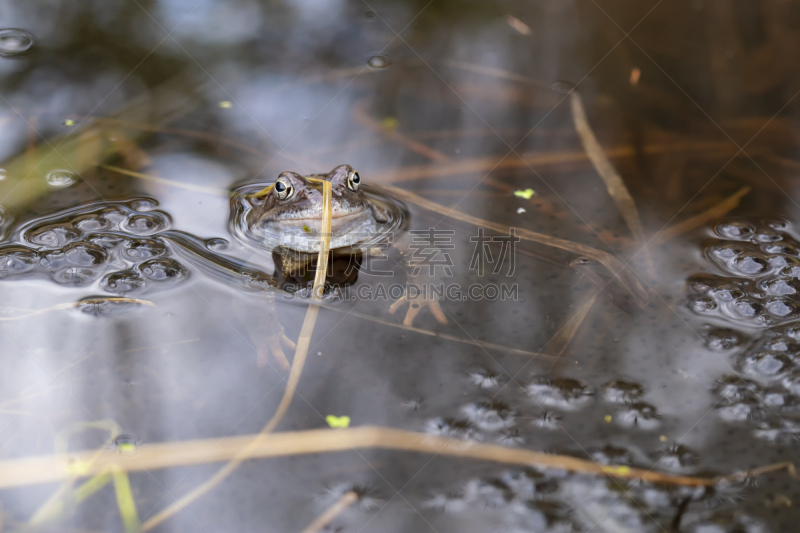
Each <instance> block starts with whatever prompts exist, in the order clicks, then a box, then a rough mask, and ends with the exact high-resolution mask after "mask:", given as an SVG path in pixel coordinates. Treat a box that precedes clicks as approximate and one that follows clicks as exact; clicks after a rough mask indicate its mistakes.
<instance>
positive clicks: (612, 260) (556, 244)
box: [387, 187, 649, 309]
mask: <svg viewBox="0 0 800 533" xmlns="http://www.w3.org/2000/svg"><path fill="white" fill-rule="evenodd" d="M387 189H388V190H389V191H390V192H391V193H392V194H394V195H395V196H397V197H399V198H400V199H402V200H405V201H407V202H409V203H412V204H415V205H418V206H419V207H422V208H423V209H427V210H429V211H433V212H435V213H439V214H441V215H443V216H446V217H450V218H454V219H456V220H460V221H462V222H466V223H468V224H473V225H475V226H479V227H484V228H487V229H490V230H492V231H496V232H498V233H500V234H503V235H508V233H509V231H510V229H511V228H510V227H509V226H506V225H504V224H500V223H497V222H491V221H489V220H484V219H482V218H478V217H474V216H472V215H468V214H466V213H462V212H461V211H458V210H456V209H452V208H449V207H445V206H443V205H441V204H437V203H436V202H432V201H430V200H428V199H427V198H423V197H421V196H419V195H416V194H414V193H412V192H409V191H406V190H404V189H398V188H397V187H387ZM514 231H515V234H516V236H517V237H519V238H521V239H525V240H527V241H532V242H537V243H539V244H543V245H545V246H551V247H553V248H559V249H561V250H567V251H569V252H572V253H575V254H578V255H585V256H587V257H590V258H591V259H594V260H595V261H599V262H600V263H602V264H603V265H604V266H605V267H606V268H607V269H608V270H609V271H610V272H611V275H612V276H614V277H616V278H618V279H619V280H620V283H622V285H623V286H625V287H626V288H627V289H628V290H629V291H630V292H631V294H632V295H633V297H634V300H635V301H636V305H637V306H639V307H640V308H642V309H643V308H645V307H646V306H647V303H648V301H649V300H648V295H647V291H645V290H644V288H643V287H642V285H641V283H639V280H638V279H636V276H635V275H634V274H633V272H632V271H631V269H630V268H629V267H628V266H627V265H625V264H624V263H623V262H622V261H620V260H619V259H617V258H616V257H614V256H613V255H611V254H609V253H606V252H603V251H600V250H598V249H596V248H592V247H591V246H586V245H585V244H580V243H577V242H572V241H568V240H566V239H559V238H558V237H552V236H550V235H545V234H543V233H536V232H534V231H530V230H527V229H525V228H514Z"/></svg>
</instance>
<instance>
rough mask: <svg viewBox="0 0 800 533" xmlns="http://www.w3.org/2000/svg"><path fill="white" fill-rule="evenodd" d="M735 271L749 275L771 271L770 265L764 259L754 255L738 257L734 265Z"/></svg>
mask: <svg viewBox="0 0 800 533" xmlns="http://www.w3.org/2000/svg"><path fill="white" fill-rule="evenodd" d="M731 266H732V267H733V268H734V269H735V270H737V271H738V272H741V273H742V274H747V275H751V276H753V275H756V274H761V273H763V272H766V271H767V270H769V263H768V262H767V261H766V260H765V259H764V258H763V257H759V256H757V255H753V254H746V255H742V256H740V257H737V258H736V259H735V260H734V261H733V263H732V265H731Z"/></svg>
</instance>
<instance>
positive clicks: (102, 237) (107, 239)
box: [85, 233, 125, 250]
mask: <svg viewBox="0 0 800 533" xmlns="http://www.w3.org/2000/svg"><path fill="white" fill-rule="evenodd" d="M85 240H86V241H87V242H90V243H92V244H95V245H97V246H99V247H101V248H103V249H105V250H110V249H112V248H114V247H115V246H117V245H118V244H119V243H121V242H122V241H124V240H125V238H124V237H122V236H120V235H114V234H113V233H93V234H90V235H87V236H86V239H85Z"/></svg>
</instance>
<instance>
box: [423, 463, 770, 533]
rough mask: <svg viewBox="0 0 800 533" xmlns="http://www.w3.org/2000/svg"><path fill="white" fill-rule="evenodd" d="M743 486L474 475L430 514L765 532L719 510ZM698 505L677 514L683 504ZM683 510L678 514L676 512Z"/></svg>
mask: <svg viewBox="0 0 800 533" xmlns="http://www.w3.org/2000/svg"><path fill="white" fill-rule="evenodd" d="M631 455H632V454H630V453H629V452H627V451H624V450H620V449H612V450H598V451H596V452H595V453H593V457H594V458H595V459H596V460H597V461H598V462H601V463H603V464H605V461H610V462H612V463H613V464H615V465H620V464H626V463H628V462H629V461H630V456H631ZM740 488H741V487H740V486H736V487H733V486H728V487H720V488H717V489H712V488H708V487H686V486H666V485H652V484H648V483H639V482H635V481H630V480H621V479H609V478H603V477H597V476H588V475H584V474H573V473H564V472H563V471H556V470H538V469H532V468H527V469H521V470H508V471H505V472H503V473H501V474H500V475H498V476H496V477H477V478H473V479H470V480H468V481H466V482H465V483H464V484H463V485H462V486H461V487H460V488H459V489H458V490H456V491H454V492H450V493H435V494H433V495H432V496H431V497H430V498H429V499H428V500H427V501H426V502H425V505H426V507H428V508H431V509H435V510H438V511H440V512H444V513H454V514H458V515H459V516H461V517H462V518H464V516H465V515H467V516H469V515H472V517H471V519H472V520H476V521H479V520H483V521H486V522H487V527H488V526H489V524H491V525H493V526H494V527H496V525H497V524H502V527H501V530H502V531H507V532H514V533H522V532H529V531H537V532H541V533H572V532H578V531H586V530H593V529H598V530H603V531H637V532H641V533H656V532H661V531H674V529H673V526H674V524H675V523H676V518H678V522H679V523H680V525H681V529H680V531H682V532H686V533H727V532H736V533H766V531H768V530H767V529H766V528H765V527H764V525H763V524H762V523H760V522H759V521H757V520H755V519H753V518H751V517H749V516H747V515H744V514H734V515H731V514H730V513H725V512H724V511H722V510H721V509H720V508H721V507H722V506H723V505H724V504H726V503H729V502H730V501H731V500H732V499H735V498H736V494H737V492H738V491H739V489H740ZM693 501H702V502H703V503H704V504H705V505H701V506H694V507H692V509H691V510H690V511H687V512H686V513H685V515H684V514H681V515H677V516H676V510H679V509H684V508H685V502H693ZM677 512H680V511H677Z"/></svg>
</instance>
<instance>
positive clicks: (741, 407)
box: [717, 398, 764, 422]
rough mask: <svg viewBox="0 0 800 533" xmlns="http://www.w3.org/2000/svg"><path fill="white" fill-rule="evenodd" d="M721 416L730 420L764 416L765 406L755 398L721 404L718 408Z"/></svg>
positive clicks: (739, 420)
mask: <svg viewBox="0 0 800 533" xmlns="http://www.w3.org/2000/svg"><path fill="white" fill-rule="evenodd" d="M717 413H718V414H719V416H720V418H722V419H723V420H727V421H729V422H743V421H745V420H753V419H759V418H763V417H764V408H763V406H762V405H761V402H760V401H759V400H757V399H755V398H748V399H746V400H742V401H738V402H732V403H728V404H723V405H720V406H719V407H718V408H717Z"/></svg>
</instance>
